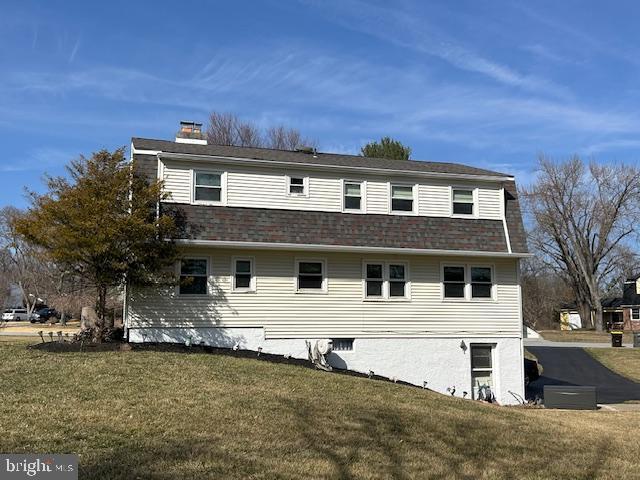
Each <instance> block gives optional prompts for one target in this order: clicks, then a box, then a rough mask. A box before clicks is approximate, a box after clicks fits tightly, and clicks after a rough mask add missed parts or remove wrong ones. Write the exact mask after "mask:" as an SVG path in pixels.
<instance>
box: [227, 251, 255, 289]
mask: <svg viewBox="0 0 640 480" xmlns="http://www.w3.org/2000/svg"><path fill="white" fill-rule="evenodd" d="M238 260H246V261H248V262H249V263H250V264H251V270H250V273H251V282H250V284H249V288H237V287H236V261H238ZM230 280H231V291H232V292H233V293H256V292H257V285H256V283H257V282H256V260H255V257H231V277H230Z"/></svg>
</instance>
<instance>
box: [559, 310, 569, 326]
mask: <svg viewBox="0 0 640 480" xmlns="http://www.w3.org/2000/svg"><path fill="white" fill-rule="evenodd" d="M560 330H571V327H570V326H569V312H560Z"/></svg>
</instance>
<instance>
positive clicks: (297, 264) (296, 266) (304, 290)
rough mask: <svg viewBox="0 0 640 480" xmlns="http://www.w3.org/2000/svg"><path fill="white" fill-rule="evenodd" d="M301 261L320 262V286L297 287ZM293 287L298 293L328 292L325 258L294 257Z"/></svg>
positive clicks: (315, 293)
mask: <svg viewBox="0 0 640 480" xmlns="http://www.w3.org/2000/svg"><path fill="white" fill-rule="evenodd" d="M301 262H314V263H322V288H298V275H299V273H300V263H301ZM293 288H294V292H295V293H300V294H312V295H325V294H327V293H328V291H329V289H328V278H327V259H326V258H318V257H316V258H306V257H305V258H303V257H300V258H296V259H295V260H294V277H293Z"/></svg>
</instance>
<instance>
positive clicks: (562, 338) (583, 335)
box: [538, 330, 633, 344]
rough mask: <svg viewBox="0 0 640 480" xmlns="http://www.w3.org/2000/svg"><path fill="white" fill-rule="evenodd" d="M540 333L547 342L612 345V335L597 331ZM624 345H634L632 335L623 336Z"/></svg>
mask: <svg viewBox="0 0 640 480" xmlns="http://www.w3.org/2000/svg"><path fill="white" fill-rule="evenodd" d="M538 333H540V335H542V338H544V339H545V340H551V341H553V342H593V343H609V344H611V334H609V333H607V332H596V331H595V330H540V331H539V332H538ZM622 341H623V342H624V343H632V342H633V337H632V336H631V333H628V332H627V333H625V334H624V335H623V336H622Z"/></svg>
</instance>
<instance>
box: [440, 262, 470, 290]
mask: <svg viewBox="0 0 640 480" xmlns="http://www.w3.org/2000/svg"><path fill="white" fill-rule="evenodd" d="M442 276H443V279H442V280H443V284H444V298H464V297H465V289H466V282H465V273H464V266H461V265H452V266H446V265H445V266H444V267H443V274H442Z"/></svg>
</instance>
